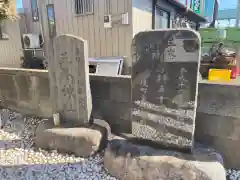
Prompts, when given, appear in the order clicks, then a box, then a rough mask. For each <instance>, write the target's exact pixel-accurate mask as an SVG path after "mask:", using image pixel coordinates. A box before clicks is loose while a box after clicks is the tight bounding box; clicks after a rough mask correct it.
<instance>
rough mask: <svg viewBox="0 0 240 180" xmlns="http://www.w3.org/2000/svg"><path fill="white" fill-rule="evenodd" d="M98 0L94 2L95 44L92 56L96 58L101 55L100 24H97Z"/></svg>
mask: <svg viewBox="0 0 240 180" xmlns="http://www.w3.org/2000/svg"><path fill="white" fill-rule="evenodd" d="M99 1H100V0H94V24H93V25H94V34H95V36H94V44H95V49H94V56H95V57H98V56H100V55H101V48H100V46H101V38H100V37H101V36H100V25H101V23H100V22H99V21H100V19H99V16H98V14H99V4H100V2H99Z"/></svg>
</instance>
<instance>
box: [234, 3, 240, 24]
mask: <svg viewBox="0 0 240 180" xmlns="http://www.w3.org/2000/svg"><path fill="white" fill-rule="evenodd" d="M239 18H240V0H238V1H237V17H236V24H235V27H239Z"/></svg>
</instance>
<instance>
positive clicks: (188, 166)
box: [104, 137, 226, 180]
mask: <svg viewBox="0 0 240 180" xmlns="http://www.w3.org/2000/svg"><path fill="white" fill-rule="evenodd" d="M220 159H221V158H220ZM220 161H221V160H220ZM221 163H222V162H219V157H218V156H216V154H213V153H212V152H208V151H200V150H198V151H197V152H194V153H193V154H184V153H180V152H174V151H168V150H156V149H153V148H150V147H148V146H140V145H136V144H133V143H131V142H130V141H128V140H126V139H123V138H120V137H115V138H114V139H112V140H111V141H110V142H109V144H108V147H107V149H106V150H105V155H104V167H105V169H106V170H107V171H108V172H109V173H110V174H111V175H112V176H115V177H117V178H119V179H123V180H133V179H142V180H156V179H161V180H176V179H181V180H226V174H225V169H224V167H223V165H222V164H221Z"/></svg>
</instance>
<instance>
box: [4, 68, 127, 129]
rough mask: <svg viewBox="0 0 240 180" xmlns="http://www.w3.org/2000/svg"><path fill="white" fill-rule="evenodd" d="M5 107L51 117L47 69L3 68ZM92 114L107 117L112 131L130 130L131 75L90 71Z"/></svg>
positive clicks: (26, 113) (102, 117) (28, 113)
mask: <svg viewBox="0 0 240 180" xmlns="http://www.w3.org/2000/svg"><path fill="white" fill-rule="evenodd" d="M0 81H1V82H6V83H0V99H1V100H2V106H3V107H4V108H7V109H10V110H13V111H15V112H19V113H21V114H24V115H33V116H39V117H44V118H50V117H52V104H51V100H50V89H49V78H48V71H47V70H32V69H31V70H27V69H15V68H12V69H8V68H0ZM90 85H91V90H92V99H93V112H92V113H93V116H94V117H95V118H101V119H104V120H106V121H107V122H108V123H109V124H110V125H111V127H112V130H113V132H116V133H118V132H126V133H127V132H128V133H129V132H131V111H130V110H131V77H130V76H117V77H106V76H99V75H93V74H91V75H90Z"/></svg>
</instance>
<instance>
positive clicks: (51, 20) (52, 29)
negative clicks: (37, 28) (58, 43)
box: [47, 4, 56, 37]
mask: <svg viewBox="0 0 240 180" xmlns="http://www.w3.org/2000/svg"><path fill="white" fill-rule="evenodd" d="M47 19H48V29H49V36H50V37H54V36H55V35H56V22H55V12H54V5H53V4H48V5H47Z"/></svg>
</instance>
